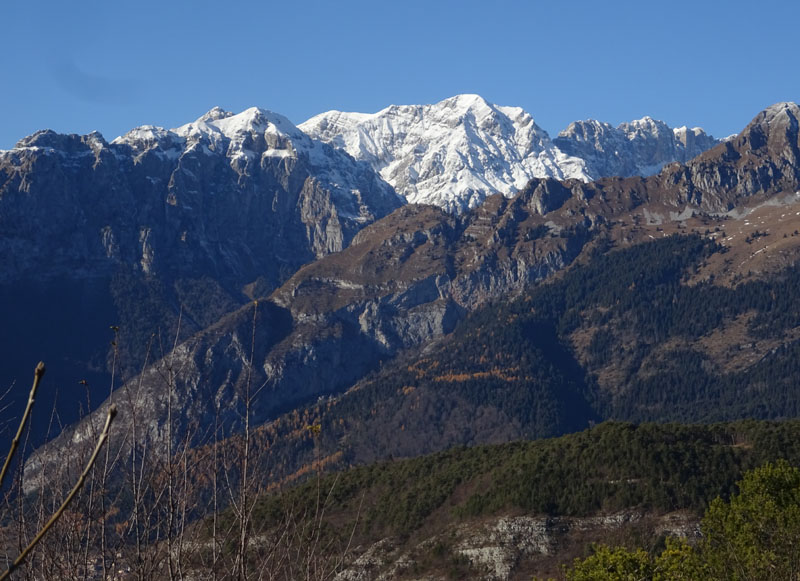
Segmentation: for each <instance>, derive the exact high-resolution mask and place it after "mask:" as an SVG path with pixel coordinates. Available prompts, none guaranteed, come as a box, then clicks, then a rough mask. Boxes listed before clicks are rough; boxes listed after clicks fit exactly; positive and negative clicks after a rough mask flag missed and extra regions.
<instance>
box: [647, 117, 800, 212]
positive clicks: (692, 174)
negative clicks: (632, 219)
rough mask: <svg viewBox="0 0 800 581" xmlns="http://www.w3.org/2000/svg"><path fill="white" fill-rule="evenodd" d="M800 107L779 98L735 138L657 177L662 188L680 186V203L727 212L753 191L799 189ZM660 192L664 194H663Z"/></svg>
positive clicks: (769, 192) (758, 193)
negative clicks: (779, 100) (781, 101)
mask: <svg viewBox="0 0 800 581" xmlns="http://www.w3.org/2000/svg"><path fill="white" fill-rule="evenodd" d="M798 120H800V107H798V105H797V104H796V103H778V104H776V105H773V106H772V107H769V108H767V109H765V110H764V111H762V112H761V113H759V114H758V115H756V117H755V118H754V119H753V120H752V121H751V122H750V123H749V124H748V125H747V127H745V128H744V130H743V131H742V132H741V133H740V134H739V135H737V136H736V137H735V138H733V139H730V140H728V141H726V142H725V143H722V144H720V145H717V146H716V147H714V148H713V149H711V150H709V151H707V152H705V153H703V154H702V155H700V156H698V157H697V158H695V159H693V160H691V161H690V162H689V163H687V164H686V166H679V165H671V166H669V167H667V168H665V169H664V171H663V172H662V173H661V175H660V176H659V186H660V188H661V189H662V190H665V191H666V190H673V191H679V192H680V196H679V199H678V202H679V203H684V204H689V205H693V206H696V207H699V208H701V209H702V210H705V211H709V212H727V211H730V210H733V209H734V208H736V207H737V206H738V205H739V204H741V203H742V202H743V201H745V200H747V199H749V198H752V197H756V196H761V197H764V196H770V195H774V194H777V193H780V192H785V193H794V192H796V191H798V189H800V186H799V185H798V182H799V181H800V134H799V133H798ZM662 197H663V196H662Z"/></svg>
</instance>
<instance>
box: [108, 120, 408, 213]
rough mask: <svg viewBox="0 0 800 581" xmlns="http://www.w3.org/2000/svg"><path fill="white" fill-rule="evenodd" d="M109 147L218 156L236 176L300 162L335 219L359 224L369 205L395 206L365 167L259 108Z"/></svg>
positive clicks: (134, 135) (145, 129)
mask: <svg viewBox="0 0 800 581" xmlns="http://www.w3.org/2000/svg"><path fill="white" fill-rule="evenodd" d="M112 145H128V146H130V147H131V148H132V150H133V151H134V152H135V155H136V156H137V157H141V156H142V155H144V154H146V153H148V152H151V151H153V150H156V151H157V153H158V154H159V155H162V156H167V157H171V158H175V159H179V158H181V157H182V156H184V155H186V154H187V153H202V154H206V155H220V154H221V155H224V156H225V157H226V158H227V159H228V160H229V163H230V166H231V167H232V168H233V169H234V171H236V173H237V174H239V175H240V176H243V175H246V174H249V173H252V170H254V169H255V168H257V167H258V166H259V165H263V164H264V163H265V161H266V160H281V159H284V160H287V163H293V162H292V161H291V160H294V162H296V160H298V159H303V160H304V161H305V162H307V164H308V166H309V171H310V173H311V174H312V175H313V176H314V178H315V179H316V180H318V181H320V182H321V183H322V185H323V186H324V187H326V188H327V189H329V190H330V191H331V193H332V194H333V196H334V200H335V202H336V204H337V210H338V212H339V216H340V217H343V218H346V219H349V220H353V221H355V222H359V223H364V222H368V221H371V220H372V219H374V214H372V213H371V212H370V211H369V207H370V206H374V205H375V204H377V205H378V206H386V200H389V205H390V206H396V205H397V204H396V201H397V200H396V194H395V193H394V192H393V191H392V188H391V187H389V186H388V184H386V183H385V182H384V181H383V180H381V179H379V178H378V179H376V177H375V176H372V175H370V174H371V171H370V168H369V166H367V165H366V164H364V163H360V162H358V161H356V160H355V159H353V158H352V157H350V156H349V155H346V154H345V153H344V152H343V151H341V150H339V149H336V148H332V147H330V146H329V145H327V144H325V143H322V142H320V141H316V140H313V139H311V138H309V137H308V135H306V134H305V133H303V132H302V131H300V130H299V129H298V128H297V127H295V126H294V125H293V124H292V122H291V121H289V120H288V119H287V118H286V117H284V116H282V115H279V114H277V113H274V112H272V111H267V110H265V109H261V108H258V107H251V108H250V109H247V110H245V111H242V112H241V113H239V114H233V113H231V112H228V111H225V110H223V109H221V108H219V107H215V108H213V109H211V110H210V111H209V112H208V113H206V114H205V115H203V116H202V117H200V118H199V119H197V120H196V121H194V122H191V123H187V124H186V125H183V126H181V127H178V128H176V129H171V130H166V129H162V128H159V127H153V126H151V125H145V126H142V127H138V128H136V129H133V130H132V131H130V132H128V133H126V134H125V135H123V136H121V137H118V138H116V139H115V140H114V141H112ZM387 209H388V206H387Z"/></svg>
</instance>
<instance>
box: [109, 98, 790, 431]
mask: <svg viewBox="0 0 800 581" xmlns="http://www.w3.org/2000/svg"><path fill="white" fill-rule="evenodd" d="M795 110H796V106H794V105H786V106H780V107H777V108H771V109H770V110H768V111H767V112H765V113H764V114H761V115H759V116H758V117H757V118H756V120H754V122H753V123H751V125H750V126H748V128H747V129H746V130H745V131H744V132H743V133H742V134H741V135H740V136H739V137H738V138H737V139H736V140H733V141H731V142H728V143H725V144H721V145H719V146H717V147H715V148H714V149H712V150H711V151H709V152H707V153H706V154H704V155H702V156H700V157H699V158H697V159H695V160H692V161H691V162H689V164H688V165H687V166H680V165H677V164H676V165H671V166H669V167H667V168H665V169H664V170H663V171H662V172H661V173H660V174H658V175H656V176H651V177H649V178H627V179H622V178H605V179H601V180H598V181H595V182H590V183H586V182H583V181H580V180H567V181H563V182H561V181H557V180H554V179H535V180H532V181H531V182H530V183H529V185H528V186H527V187H526V188H524V189H523V190H522V191H520V192H519V193H517V194H516V195H515V196H514V197H513V198H511V199H508V198H506V197H504V196H501V195H495V196H492V197H490V198H488V199H487V200H486V201H485V203H484V204H482V205H481V206H479V207H478V208H475V209H474V210H472V211H470V212H467V213H465V214H463V215H461V216H454V215H453V214H450V213H447V212H445V211H443V210H441V209H438V208H435V207H432V206H417V205H407V206H404V207H401V208H399V209H398V210H396V211H395V212H394V213H392V214H390V215H389V216H387V217H385V218H383V219H382V220H379V221H377V222H375V223H373V224H371V225H369V226H367V227H365V228H364V229H362V230H361V231H360V232H359V233H358V234H357V235H355V236H354V237H353V240H352V243H351V244H350V245H349V246H348V247H347V248H346V249H345V250H343V251H342V252H339V253H335V254H331V255H329V256H326V257H324V258H322V259H320V260H318V261H316V262H313V263H311V264H308V265H306V266H304V267H303V268H301V269H300V270H299V271H298V272H297V273H295V274H294V275H293V276H291V277H290V278H289V279H288V280H287V281H286V282H285V283H284V284H283V285H282V286H281V287H280V288H278V289H276V290H275V291H274V292H273V293H272V294H271V295H270V296H269V297H268V298H267V299H266V300H262V301H259V306H258V310H257V317H256V322H255V326H254V325H253V310H254V307H253V306H252V305H249V306H246V307H243V308H242V309H240V310H239V311H237V312H235V313H233V314H231V315H229V316H227V317H225V318H223V319H221V320H220V321H219V322H218V323H217V324H215V325H213V326H211V327H208V328H207V329H205V330H204V331H203V332H202V333H199V334H198V335H196V336H195V337H193V338H192V339H191V340H190V341H187V342H185V343H183V344H181V345H180V346H179V347H178V349H177V350H176V351H175V353H174V354H172V355H169V356H168V357H165V358H164V359H162V360H161V361H160V362H159V363H158V364H157V365H156V366H155V367H153V368H152V369H150V370H148V371H146V372H145V374H144V375H143V379H142V382H141V384H140V383H139V382H138V381H136V382H132V383H131V384H129V385H134V386H136V389H137V390H138V389H139V385H141V386H142V387H141V389H143V390H144V391H142V392H141V393H142V394H144V395H142V396H136V398H134V403H135V402H136V401H141V402H142V403H141V405H144V406H146V410H145V411H142V412H141V413H140V414H139V416H140V417H149V420H148V422H149V423H150V424H151V425H153V426H163V424H164V414H165V409H166V408H165V405H164V398H165V397H166V395H165V393H166V392H165V389H164V380H163V377H164V376H165V373H164V371H163V369H164V366H165V365H167V366H172V367H173V368H176V369H180V370H181V373H180V374H178V375H177V376H176V378H175V383H174V384H173V385H172V386H171V388H170V390H167V391H170V393H171V394H172V395H171V396H170V397H174V398H176V399H175V401H176V402H179V404H178V405H180V406H181V409H182V410H183V412H182V417H181V418H180V422H183V423H181V424H180V425H178V426H176V428H175V430H174V433H175V435H176V437H180V434H182V433H185V432H186V430H188V429H189V426H190V425H192V424H195V425H208V422H209V421H211V420H212V419H213V418H214V417H216V416H219V415H221V416H224V417H223V419H224V420H225V421H226V422H228V423H227V425H228V426H229V429H230V430H232V431H235V430H236V429H238V426H239V425H240V423H241V418H242V405H243V402H242V395H241V394H242V393H243V386H245V385H247V384H248V382H249V383H250V384H251V385H254V386H258V392H259V396H258V400H257V401H256V402H254V403H253V405H252V406H251V414H252V415H251V419H252V421H253V422H254V423H256V424H258V423H261V422H266V421H269V420H271V419H273V418H275V417H276V416H277V414H280V413H281V412H283V411H285V410H287V409H292V408H294V407H296V406H299V405H303V404H304V403H307V402H310V401H314V400H315V399H316V398H317V397H320V396H326V395H329V394H335V393H338V392H341V391H342V390H344V389H347V388H348V387H350V386H352V385H353V384H355V383H356V382H357V381H358V380H359V379H360V378H362V377H364V376H365V374H367V373H369V372H371V371H372V370H375V369H377V368H378V366H379V365H380V364H381V362H382V361H385V360H387V359H390V358H392V357H395V356H396V355H397V354H398V353H401V352H403V351H404V350H406V349H409V348H417V347H423V346H425V345H426V344H428V343H429V342H430V341H432V340H434V339H436V338H437V337H440V336H442V335H443V334H446V333H449V332H450V331H451V330H452V329H453V328H454V327H455V325H456V323H457V322H458V321H459V320H461V319H462V318H463V316H464V315H465V313H467V312H469V311H471V310H473V309H475V308H476V307H478V306H479V305H482V304H484V303H486V302H487V301H491V300H501V299H502V300H505V299H507V298H509V297H512V296H514V295H515V294H517V293H519V292H521V291H522V289H524V288H525V287H526V286H527V285H530V284H532V283H536V282H538V281H541V280H543V279H545V278H546V277H548V276H549V275H551V274H552V273H554V272H556V271H558V270H560V269H562V268H564V267H565V266H566V265H568V264H570V263H571V262H572V261H573V260H574V259H575V258H576V257H578V256H579V255H580V253H581V251H582V250H583V248H584V246H585V245H586V244H587V242H589V241H591V240H592V239H593V238H594V237H595V236H596V235H597V234H598V233H603V232H607V231H608V229H609V228H611V227H613V222H614V221H615V220H618V219H620V218H623V217H629V216H632V215H638V218H642V217H643V218H645V219H649V217H651V216H653V215H654V214H655V213H656V212H662V213H663V212H666V211H668V210H669V209H670V208H671V209H673V210H674V211H675V212H676V214H677V213H678V212H679V211H680V212H683V211H684V210H685V209H686V208H687V207H688V208H689V209H690V210H692V211H695V210H697V211H713V210H714V208H717V207H718V206H719V205H724V206H725V207H726V208H727V207H728V204H730V205H734V204H737V203H740V202H741V201H743V200H744V199H745V198H746V197H747V196H749V195H756V194H760V195H772V194H779V193H781V192H783V191H787V188H789V190H788V191H791V192H794V191H796V190H797V189H798V183H800V180H799V179H798V178H799V177H800V176H797V174H796V173H792V172H796V171H797V170H796V167H797V166H794V165H792V163H793V162H792V160H793V159H796V155H797V153H796V152H797V128H796V127H797V126H796V122H793V120H796V119H797V116H796V115H795V113H794V111H795ZM742 160H744V162H743V161H742ZM763 168H767V170H763ZM712 170H713V171H712ZM762 171H766V173H765V174H763V176H762V173H760V172H762ZM709 174H710V175H717V176H725V179H724V180H721V181H720V180H718V181H713V180H710V179H708V178H705V177H704V176H707V175H709ZM753 176H762V177H763V179H762V180H761V181H758V182H754V181H753V180H754V177H753ZM681 179H683V180H684V181H681ZM754 183H758V184H759V188H760V189H759V190H754V189H753V188H752V187H750V186H746V184H754ZM742 188H744V189H742ZM665 208H666V210H665ZM665 219H669V217H667V218H665ZM251 345H252V346H254V347H252V365H251V359H250V357H251ZM167 375H168V374H167ZM119 397H121V396H119ZM209 402H214V405H213V406H211V407H209ZM120 405H122V403H120ZM136 405H139V404H136ZM142 414H143V415H142ZM498 437H499V436H498ZM397 440H398V441H401V440H402V438H400V437H398V438H397ZM455 443H458V442H455V441H454V442H451V444H455ZM434 447H435V446H434Z"/></svg>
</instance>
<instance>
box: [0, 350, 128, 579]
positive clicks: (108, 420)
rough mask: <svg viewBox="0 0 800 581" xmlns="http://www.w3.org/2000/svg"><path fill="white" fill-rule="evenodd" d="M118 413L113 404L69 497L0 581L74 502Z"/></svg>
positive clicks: (18, 563)
mask: <svg viewBox="0 0 800 581" xmlns="http://www.w3.org/2000/svg"><path fill="white" fill-rule="evenodd" d="M41 367H42V373H44V365H41ZM36 369H37V370H38V369H39V367H37V368H36ZM116 415H117V406H115V405H112V406H111V407H110V408H109V409H108V416H107V417H106V424H105V426H104V427H103V432H102V433H101V434H100V438H99V439H98V440H97V445H96V446H95V448H94V452H93V453H92V456H91V458H89V462H88V463H87V464H86V468H84V469H83V473H82V474H81V475H80V478H78V481H77V482H76V483H75V486H74V487H73V488H72V490H71V491H70V493H69V494H68V495H67V498H66V499H65V500H64V502H63V503H62V504H61V506H60V507H59V509H58V510H57V511H56V512H55V513H54V514H53V516H51V517H50V520H49V521H47V524H45V525H44V526H43V527H42V530H40V531H39V534H38V535H36V537H35V538H34V539H33V540H32V541H31V543H30V544H29V545H28V546H27V547H25V549H24V550H23V551H22V552H21V553H20V554H19V556H17V558H16V559H14V562H13V563H11V566H10V567H9V568H8V569H6V570H5V572H4V573H3V574H2V575H0V581H3V580H4V579H8V577H9V576H10V575H11V573H12V572H13V571H14V570H15V569H16V568H17V567H19V566H20V565H21V564H22V562H23V561H24V560H25V557H27V556H28V553H30V552H31V551H32V550H33V548H34V547H35V546H36V545H37V544H38V543H39V541H41V540H42V538H43V537H44V535H45V534H47V531H49V530H50V529H51V528H52V526H53V525H54V524H55V522H56V521H57V520H58V519H59V518H60V517H61V515H62V514H64V511H65V510H66V509H67V506H69V503H70V502H72V499H73V498H74V497H75V495H76V494H78V491H79V490H80V489H81V488H82V487H83V484H84V483H85V482H86V478H87V476H88V475H89V472H90V471H91V470H92V466H93V465H94V462H95V460H97V456H98V455H99V454H100V449H101V448H102V447H103V444H105V442H106V440H107V439H108V431H109V429H110V428H111V422H113V421H114V418H115V417H116Z"/></svg>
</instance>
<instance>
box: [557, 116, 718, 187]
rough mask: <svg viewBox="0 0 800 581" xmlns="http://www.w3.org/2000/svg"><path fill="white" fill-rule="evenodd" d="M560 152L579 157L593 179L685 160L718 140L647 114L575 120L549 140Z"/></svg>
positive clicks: (646, 172) (657, 168) (656, 168)
mask: <svg viewBox="0 0 800 581" xmlns="http://www.w3.org/2000/svg"><path fill="white" fill-rule="evenodd" d="M553 143H554V144H555V145H556V146H558V147H559V148H560V149H561V150H562V151H563V152H565V153H567V154H569V155H571V156H574V157H579V158H581V159H583V160H584V161H585V162H586V171H587V173H588V174H589V175H590V176H591V177H592V178H594V179H598V178H601V177H609V176H620V177H631V176H648V175H652V174H655V173H658V172H659V171H660V170H661V168H662V167H664V165H666V164H668V163H672V162H675V161H678V162H680V163H686V162H687V161H689V160H690V159H692V158H693V157H696V156H697V155H700V154H701V153H703V152H704V151H706V150H708V149H711V148H712V147H714V146H715V145H717V144H718V143H720V142H719V140H717V139H714V138H713V137H711V136H710V135H707V134H706V133H705V131H703V130H702V129H700V128H699V127H694V128H692V129H689V128H687V127H680V128H678V129H671V128H670V127H669V126H668V125H667V124H666V123H664V122H663V121H657V120H655V119H652V118H651V117H644V118H642V119H639V120H636V121H631V122H630V123H622V124H620V125H619V126H617V127H612V126H611V125H609V124H608V123H602V122H600V121H594V120H589V121H576V122H574V123H570V125H569V127H567V128H566V129H565V130H563V131H562V132H561V133H559V134H558V137H556V138H555V139H554V140H553Z"/></svg>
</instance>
